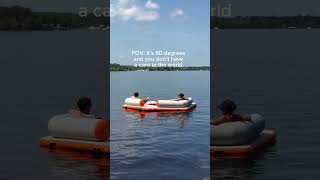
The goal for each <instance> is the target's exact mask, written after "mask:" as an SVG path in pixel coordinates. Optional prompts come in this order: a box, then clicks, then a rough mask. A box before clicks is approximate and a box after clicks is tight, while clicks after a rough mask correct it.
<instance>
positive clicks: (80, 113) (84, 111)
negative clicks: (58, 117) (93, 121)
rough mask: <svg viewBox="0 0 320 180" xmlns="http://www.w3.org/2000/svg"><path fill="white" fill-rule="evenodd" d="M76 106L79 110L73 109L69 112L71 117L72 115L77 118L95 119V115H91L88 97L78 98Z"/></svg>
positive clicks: (90, 103)
mask: <svg viewBox="0 0 320 180" xmlns="http://www.w3.org/2000/svg"><path fill="white" fill-rule="evenodd" d="M77 105H78V109H79V110H74V109H71V110H69V113H70V114H71V115H74V116H77V117H86V118H95V115H94V114H91V108H92V102H91V99H90V98H88V97H81V98H79V100H78V102H77Z"/></svg>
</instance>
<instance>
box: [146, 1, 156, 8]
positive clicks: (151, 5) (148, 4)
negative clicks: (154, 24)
mask: <svg viewBox="0 0 320 180" xmlns="http://www.w3.org/2000/svg"><path fill="white" fill-rule="evenodd" d="M144 7H146V8H148V9H159V4H157V3H154V2H152V1H151V0H148V1H147V2H146V4H145V5H144Z"/></svg>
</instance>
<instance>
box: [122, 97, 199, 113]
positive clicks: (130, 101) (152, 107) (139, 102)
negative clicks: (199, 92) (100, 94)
mask: <svg viewBox="0 0 320 180" xmlns="http://www.w3.org/2000/svg"><path fill="white" fill-rule="evenodd" d="M196 106H197V104H196V103H195V102H193V100H192V98H187V99H186V100H179V101H178V100H157V101H147V102H145V101H144V100H143V99H134V98H127V99H126V100H125V104H124V105H122V108H124V109H132V110H138V111H150V112H151V111H190V110H192V109H194V108H196Z"/></svg>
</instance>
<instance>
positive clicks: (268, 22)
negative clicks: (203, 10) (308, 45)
mask: <svg viewBox="0 0 320 180" xmlns="http://www.w3.org/2000/svg"><path fill="white" fill-rule="evenodd" d="M211 28H221V29H232V28H235V29H236V28H240V29H241V28H243V29H244V28H249V29H254V28H260V29H261V28H265V29H271V28H320V17H316V16H311V15H297V16H287V17H265V16H245V17H244V16H237V17H214V16H212V17H211Z"/></svg>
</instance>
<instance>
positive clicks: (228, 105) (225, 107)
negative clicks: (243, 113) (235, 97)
mask: <svg viewBox="0 0 320 180" xmlns="http://www.w3.org/2000/svg"><path fill="white" fill-rule="evenodd" d="M218 108H219V109H220V110H221V111H222V113H223V114H232V113H233V111H235V110H236V109H237V105H236V104H235V103H234V102H233V101H231V100H230V99H226V100H224V101H223V102H222V103H221V104H220V105H219V106H218Z"/></svg>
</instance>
